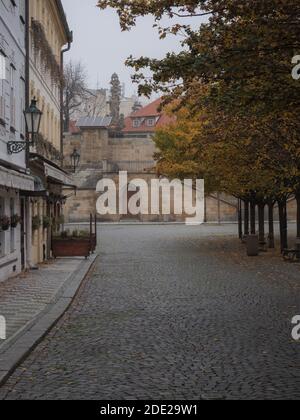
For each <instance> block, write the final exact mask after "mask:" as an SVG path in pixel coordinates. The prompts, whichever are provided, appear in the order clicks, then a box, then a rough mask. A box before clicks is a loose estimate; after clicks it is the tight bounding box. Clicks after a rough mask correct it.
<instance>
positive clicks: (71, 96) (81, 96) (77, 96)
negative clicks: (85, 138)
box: [63, 61, 89, 131]
mask: <svg viewBox="0 0 300 420" xmlns="http://www.w3.org/2000/svg"><path fill="white" fill-rule="evenodd" d="M86 79H87V76H86V72H85V68H84V66H83V65H82V63H81V62H73V61H70V62H69V63H68V64H67V65H66V67H65V70H64V83H63V93H64V103H63V116H64V130H65V131H68V130H69V126H70V119H71V117H72V115H74V113H75V112H76V110H78V109H79V108H80V107H81V105H82V103H83V102H84V101H85V100H86V99H87V98H88V96H89V91H88V89H87V87H86Z"/></svg>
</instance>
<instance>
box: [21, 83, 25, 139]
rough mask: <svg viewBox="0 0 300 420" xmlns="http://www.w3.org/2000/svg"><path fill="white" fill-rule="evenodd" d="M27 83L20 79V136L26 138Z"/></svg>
mask: <svg viewBox="0 0 300 420" xmlns="http://www.w3.org/2000/svg"><path fill="white" fill-rule="evenodd" d="M24 111H25V81H24V79H22V78H21V79H20V136H21V137H22V138H25V117H24Z"/></svg>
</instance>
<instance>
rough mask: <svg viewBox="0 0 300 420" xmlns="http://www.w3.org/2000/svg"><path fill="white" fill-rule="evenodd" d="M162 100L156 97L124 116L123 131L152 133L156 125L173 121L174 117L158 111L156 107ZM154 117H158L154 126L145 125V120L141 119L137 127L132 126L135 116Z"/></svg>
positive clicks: (163, 124)
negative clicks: (149, 102) (154, 99)
mask: <svg viewBox="0 0 300 420" xmlns="http://www.w3.org/2000/svg"><path fill="white" fill-rule="evenodd" d="M161 102H162V99H161V98H159V99H156V101H154V102H152V103H151V104H149V105H147V106H145V107H144V108H141V109H139V110H138V111H136V112H134V113H133V114H131V115H130V116H129V117H127V118H125V128H124V129H123V132H125V133H131V132H132V133H145V132H146V133H152V132H154V131H155V130H156V129H157V128H158V127H163V126H165V125H167V124H170V123H171V122H173V121H174V118H172V117H169V116H168V115H167V114H165V113H164V112H159V111H158V108H159V106H160V104H161ZM151 117H156V118H158V121H157V123H156V125H155V126H153V127H149V126H148V125H146V122H145V120H143V122H142V124H141V125H140V126H139V127H134V126H133V121H134V119H136V118H142V119H146V118H151Z"/></svg>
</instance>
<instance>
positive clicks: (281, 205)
mask: <svg viewBox="0 0 300 420" xmlns="http://www.w3.org/2000/svg"><path fill="white" fill-rule="evenodd" d="M286 205H287V200H286V199H282V200H279V201H278V209H279V222H280V246H281V252H283V251H284V249H286V248H288V225H287V208H286Z"/></svg>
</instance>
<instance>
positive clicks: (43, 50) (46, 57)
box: [31, 19, 62, 85]
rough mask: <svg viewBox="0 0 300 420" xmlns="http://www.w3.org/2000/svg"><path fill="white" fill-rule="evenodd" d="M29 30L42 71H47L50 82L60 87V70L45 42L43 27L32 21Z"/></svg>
mask: <svg viewBox="0 0 300 420" xmlns="http://www.w3.org/2000/svg"><path fill="white" fill-rule="evenodd" d="M31 30H32V44H33V49H34V53H35V54H36V55H38V54H40V56H41V61H42V63H43V67H44V69H45V70H48V71H49V73H50V75H51V79H52V81H53V82H54V83H55V84H57V85H60V84H61V82H62V74H61V69H60V66H59V64H58V62H57V60H56V57H55V55H54V54H53V51H52V48H51V46H50V44H49V42H48V40H47V36H46V33H45V30H44V27H43V25H42V24H41V22H39V21H38V20H35V19H32V20H31Z"/></svg>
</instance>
